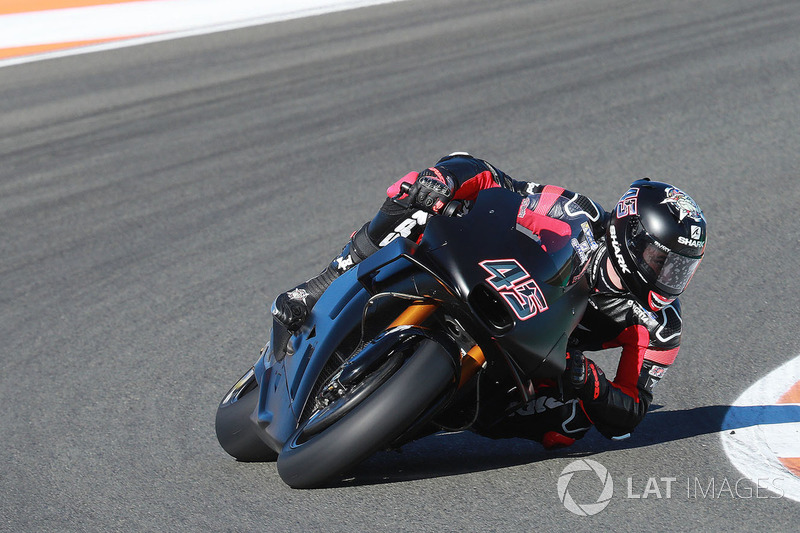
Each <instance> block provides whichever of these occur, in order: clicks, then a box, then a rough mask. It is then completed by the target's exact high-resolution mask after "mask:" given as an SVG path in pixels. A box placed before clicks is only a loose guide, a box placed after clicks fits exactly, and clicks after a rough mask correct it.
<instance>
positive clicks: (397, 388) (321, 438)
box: [278, 337, 455, 488]
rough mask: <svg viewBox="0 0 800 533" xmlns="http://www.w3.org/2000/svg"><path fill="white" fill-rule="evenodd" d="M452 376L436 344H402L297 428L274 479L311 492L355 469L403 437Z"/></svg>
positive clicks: (446, 356) (424, 340) (449, 363)
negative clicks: (278, 476)
mask: <svg viewBox="0 0 800 533" xmlns="http://www.w3.org/2000/svg"><path fill="white" fill-rule="evenodd" d="M454 376H455V370H454V364H453V359H452V357H451V356H450V355H449V353H448V352H447V351H446V350H445V349H444V348H443V347H442V346H441V345H440V344H438V343H437V342H435V341H433V340H430V339H427V338H424V337H420V338H419V342H415V343H410V344H409V343H404V344H403V347H402V349H398V350H394V351H392V352H390V353H388V354H387V357H386V358H385V360H384V362H383V363H382V364H380V365H378V367H377V368H375V369H373V370H371V371H370V372H369V373H368V375H366V376H364V377H363V378H362V379H360V380H359V382H358V383H357V384H354V385H352V386H351V387H350V388H348V389H347V390H346V391H342V393H340V394H339V395H338V398H335V399H333V400H332V401H330V402H328V403H327V405H325V406H324V407H320V408H318V409H317V410H315V411H314V412H313V413H312V414H311V416H310V417H309V418H308V419H306V420H305V421H303V422H302V423H301V424H300V427H299V428H298V429H297V431H295V433H294V434H293V435H292V437H291V438H290V439H289V440H288V441H287V443H286V444H285V445H284V447H283V450H282V451H281V453H280V456H279V457H278V473H279V474H280V476H281V478H282V479H283V480H284V481H285V482H286V483H287V484H288V485H290V486H291V487H294V488H311V487H315V486H319V485H321V484H322V483H324V482H326V481H327V480H329V479H330V478H332V477H333V476H336V475H338V474H341V473H343V472H344V471H346V470H348V469H350V468H352V467H354V466H355V465H357V464H358V463H360V462H361V461H363V460H364V459H366V458H367V457H368V456H369V455H371V454H372V453H374V452H375V451H377V450H380V449H381V448H383V447H385V446H387V445H388V444H389V443H391V442H392V441H393V440H395V439H396V438H397V437H399V436H400V435H402V434H403V432H404V431H405V430H406V429H408V428H409V427H410V426H411V425H412V424H414V422H416V421H417V419H418V418H419V417H420V416H421V415H422V414H423V413H424V412H425V411H426V409H427V408H428V407H429V406H430V405H431V404H433V403H434V402H435V401H436V400H437V399H439V398H440V397H442V395H443V394H444V392H445V391H446V390H447V389H448V388H449V386H450V384H452V383H453V380H454ZM335 385H336V384H335V381H332V382H331V387H335ZM326 390H331V389H330V388H325V389H323V391H326ZM321 394H323V395H324V394H326V393H325V392H323V393H321ZM318 398H319V396H318Z"/></svg>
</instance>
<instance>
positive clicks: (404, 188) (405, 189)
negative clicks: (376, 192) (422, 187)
mask: <svg viewBox="0 0 800 533" xmlns="http://www.w3.org/2000/svg"><path fill="white" fill-rule="evenodd" d="M413 190H414V186H413V185H412V184H410V183H408V182H403V183H401V184H400V192H399V193H398V194H397V196H392V203H394V204H397V205H399V206H400V207H402V208H403V209H411V208H412V207H414V195H413V194H412V191H413ZM403 195H406V198H408V200H407V201H403V200H401V199H400V198H401V197H402V196H403Z"/></svg>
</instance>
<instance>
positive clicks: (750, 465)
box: [720, 356, 800, 502]
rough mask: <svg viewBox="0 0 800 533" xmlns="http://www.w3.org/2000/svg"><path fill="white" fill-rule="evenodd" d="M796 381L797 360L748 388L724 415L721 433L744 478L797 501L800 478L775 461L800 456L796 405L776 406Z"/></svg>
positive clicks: (799, 420)
mask: <svg viewBox="0 0 800 533" xmlns="http://www.w3.org/2000/svg"><path fill="white" fill-rule="evenodd" d="M798 381H800V356H798V357H796V358H794V359H792V360H791V361H789V362H788V363H785V364H784V365H782V366H780V367H779V368H777V369H775V370H774V371H772V372H770V373H769V374H767V375H766V376H765V377H763V378H761V379H760V380H758V381H757V382H756V383H755V384H753V385H752V386H751V387H750V388H748V389H747V390H746V391H745V392H744V393H743V394H742V395H741V396H739V398H738V399H737V400H736V401H735V402H734V403H733V405H732V406H731V408H730V409H729V410H728V412H727V413H726V415H725V419H724V421H723V423H722V432H721V433H720V436H721V439H722V445H723V447H724V449H725V453H726V454H727V455H728V458H729V459H730V461H731V463H733V465H734V466H735V467H736V468H737V469H738V470H739V471H740V472H741V473H742V474H743V475H744V476H746V477H747V478H749V479H750V480H751V481H753V482H754V483H757V484H758V485H760V486H761V487H763V488H766V489H768V490H770V491H772V492H774V493H776V494H778V495H781V496H783V497H786V498H789V499H792V500H795V501H798V502H800V478H798V477H796V476H795V475H793V474H792V473H791V472H790V471H789V470H788V469H787V468H786V467H785V466H784V465H783V464H782V463H781V462H780V460H779V458H791V457H794V458H797V457H800V404H796V403H777V402H778V400H779V399H780V398H781V396H783V395H784V394H785V393H786V392H787V391H788V390H789V389H790V388H792V386H793V385H795V384H796V383H797V382H798Z"/></svg>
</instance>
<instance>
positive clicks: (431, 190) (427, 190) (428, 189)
mask: <svg viewBox="0 0 800 533" xmlns="http://www.w3.org/2000/svg"><path fill="white" fill-rule="evenodd" d="M454 189H455V186H454V184H453V181H452V179H450V178H445V180H442V179H440V178H439V177H438V176H420V177H418V178H417V181H416V182H415V183H414V185H413V186H412V187H411V191H410V192H409V197H410V198H411V203H412V205H414V206H415V207H418V208H420V209H422V210H424V211H427V212H429V213H433V214H434V215H436V214H439V213H441V211H442V209H444V206H446V205H447V202H449V201H450V200H451V199H452V198H453V193H454Z"/></svg>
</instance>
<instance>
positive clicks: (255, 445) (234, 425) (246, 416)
mask: <svg viewBox="0 0 800 533" xmlns="http://www.w3.org/2000/svg"><path fill="white" fill-rule="evenodd" d="M258 391H259V388H258V382H257V381H256V377H255V372H254V370H253V369H252V368H251V369H250V370H249V371H248V372H247V373H246V374H245V375H244V376H242V379H240V380H239V381H237V382H236V384H235V385H234V386H233V387H231V390H229V391H228V394H226V395H225V398H223V400H222V402H220V404H219V407H217V419H216V423H215V426H216V430H217V440H218V441H219V443H220V445H221V446H222V448H223V449H224V450H225V451H226V452H228V454H230V455H231V456H233V457H235V458H236V459H238V460H239V461H274V460H275V459H277V458H278V452H276V451H275V450H273V449H272V448H270V447H269V446H267V445H266V444H265V443H264V441H263V440H261V438H260V437H259V436H258V432H259V428H258V426H256V424H255V422H253V420H252V419H251V418H250V417H251V415H252V414H253V412H254V411H255V409H256V406H258Z"/></svg>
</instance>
